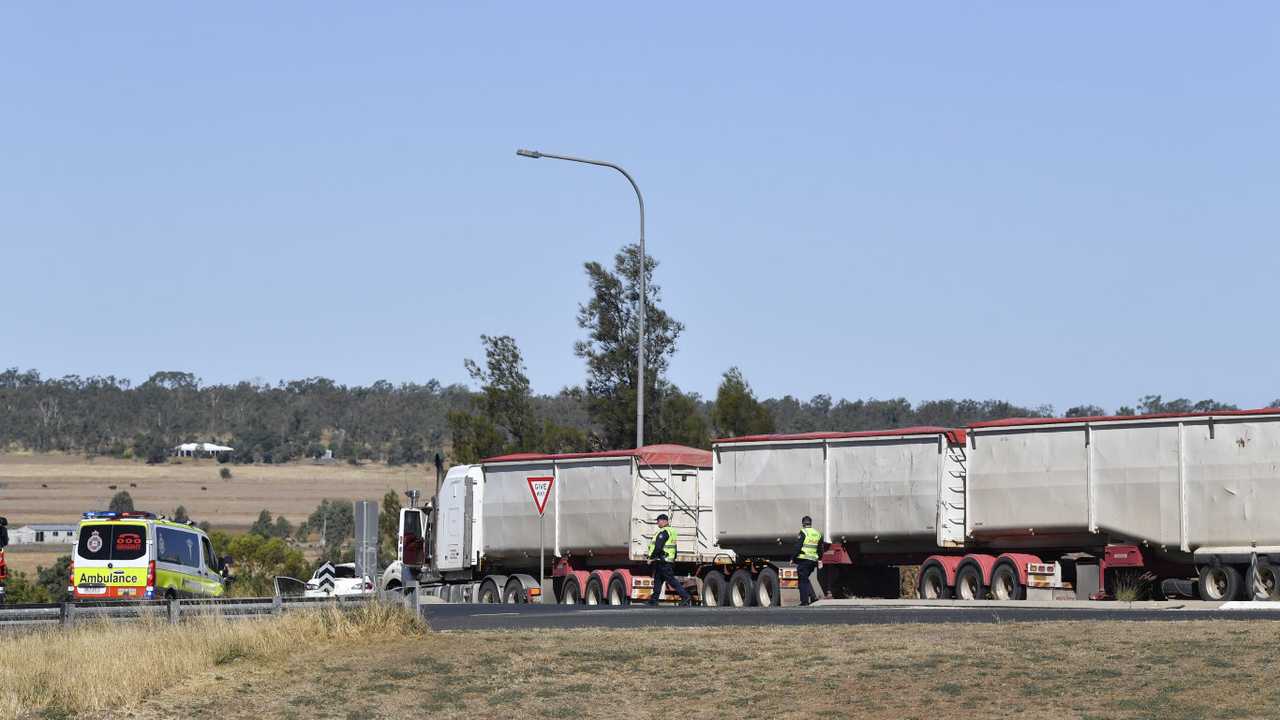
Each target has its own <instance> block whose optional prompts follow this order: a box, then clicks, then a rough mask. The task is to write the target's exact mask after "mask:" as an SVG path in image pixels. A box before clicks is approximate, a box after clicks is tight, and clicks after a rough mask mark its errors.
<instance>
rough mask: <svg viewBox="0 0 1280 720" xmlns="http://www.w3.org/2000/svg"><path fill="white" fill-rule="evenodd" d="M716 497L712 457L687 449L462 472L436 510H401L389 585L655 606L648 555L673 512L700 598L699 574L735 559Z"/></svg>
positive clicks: (534, 457) (483, 598)
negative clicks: (724, 546)
mask: <svg viewBox="0 0 1280 720" xmlns="http://www.w3.org/2000/svg"><path fill="white" fill-rule="evenodd" d="M544 488H545V489H544ZM714 489H715V486H714V483H713V482H712V475H711V453H710V452H708V451H706V450H699V449H696V448H689V447H683V446H679V445H650V446H646V447H642V448H639V449H637V450H619V451H612V452H595V453H575V454H536V453H522V454H516V455H505V456H501V457H493V458H488V459H485V460H482V461H481V462H479V463H477V464H475V465H459V466H455V467H452V468H450V469H449V471H448V472H447V473H446V475H445V477H444V479H443V480H442V481H441V483H440V487H439V488H438V491H437V494H436V496H435V497H434V498H433V499H432V500H431V501H430V502H429V503H428V504H427V505H426V506H425V507H422V508H418V507H408V508H403V509H402V510H401V512H400V532H399V542H398V544H399V548H398V555H399V560H398V561H397V562H396V563H393V564H392V566H391V567H389V568H388V569H387V572H386V573H384V575H383V582H382V587H383V588H385V589H388V590H394V589H398V588H402V587H407V586H409V585H414V584H416V585H417V586H418V587H419V592H421V593H424V594H430V595H436V596H439V597H441V598H442V599H444V600H446V601H449V602H481V603H492V602H507V603H512V602H515V603H520V602H544V603H548V602H563V603H587V604H613V605H624V604H629V603H630V602H632V601H643V600H648V599H649V598H650V596H651V594H652V592H653V582H652V572H651V568H650V565H649V563H648V560H647V555H648V546H649V541H650V540H651V539H652V537H653V534H654V531H655V530H657V517H658V515H660V514H665V515H667V516H668V517H669V519H670V524H671V527H673V528H674V529H675V530H676V533H677V543H676V559H675V570H676V574H677V576H679V577H680V578H681V581H682V583H683V584H684V585H685V586H686V587H687V588H688V589H689V590H690V591H691V592H694V593H696V592H697V591H698V589H699V583H698V581H697V577H696V571H697V570H698V569H700V568H705V567H708V566H714V565H715V564H716V563H717V562H729V561H731V560H732V555H731V554H725V553H724V552H723V551H721V550H720V549H719V548H717V547H716V544H715V537H716V527H715V515H714V512H713V506H714V497H713V494H714ZM539 493H542V495H541V497H539ZM540 503H542V504H543V507H544V513H541V514H540V513H539V508H538V505H539V504H540ZM544 575H545V578H546V581H545V582H542V581H540V578H541V577H542V576H544ZM668 594H669V595H670V596H672V597H673V598H674V596H675V593H673V592H670V591H668V592H667V593H663V595H662V598H663V599H664V600H666V599H667V595H668Z"/></svg>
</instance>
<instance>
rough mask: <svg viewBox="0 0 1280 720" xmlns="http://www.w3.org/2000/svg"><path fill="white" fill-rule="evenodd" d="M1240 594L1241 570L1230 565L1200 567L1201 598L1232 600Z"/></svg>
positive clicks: (1221, 600) (1213, 600) (1215, 600)
mask: <svg viewBox="0 0 1280 720" xmlns="http://www.w3.org/2000/svg"><path fill="white" fill-rule="evenodd" d="M1239 596H1240V571H1239V570H1236V569H1235V568H1233V567H1231V566H1230V565H1219V566H1217V567H1214V566H1212V565H1206V566H1205V567H1203V568H1201V569H1200V599H1201V600H1209V601H1211V602H1230V601H1231V600H1235V599H1236V598H1237V597H1239Z"/></svg>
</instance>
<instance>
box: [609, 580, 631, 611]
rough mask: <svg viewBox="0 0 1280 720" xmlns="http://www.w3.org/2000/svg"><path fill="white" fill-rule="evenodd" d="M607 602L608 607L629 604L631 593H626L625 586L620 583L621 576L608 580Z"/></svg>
mask: <svg viewBox="0 0 1280 720" xmlns="http://www.w3.org/2000/svg"><path fill="white" fill-rule="evenodd" d="M608 600H609V604H610V605H630V604H631V593H629V592H627V584H626V583H624V582H622V576H621V575H614V576H613V578H612V579H611V580H609V595H608Z"/></svg>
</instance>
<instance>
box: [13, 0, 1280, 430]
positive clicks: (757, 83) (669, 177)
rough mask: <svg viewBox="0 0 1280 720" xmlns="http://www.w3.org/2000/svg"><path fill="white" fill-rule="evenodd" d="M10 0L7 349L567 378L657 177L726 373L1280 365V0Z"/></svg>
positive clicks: (545, 381) (1192, 372)
mask: <svg viewBox="0 0 1280 720" xmlns="http://www.w3.org/2000/svg"><path fill="white" fill-rule="evenodd" d="M431 5H432V4H429V3H417V2H414V3H391V2H385V3H376V4H374V3H322V2H296V3H288V2H271V3H142V2H138V3H103V2H84V3H70V2H68V3H38V2H37V3H21V4H19V3H10V4H6V5H5V6H4V8H3V9H0V263H3V269H4V272H3V275H2V276H0V366H5V367H9V366H15V365H16V366H20V367H22V368H36V369H39V370H41V371H42V372H44V373H46V374H52V375H61V374H65V373H77V374H82V375H89V374H115V375H122V376H126V377H130V378H133V379H134V380H135V381H141V380H142V379H145V378H146V376H147V375H149V374H150V373H151V372H152V371H155V370H189V371H192V372H194V373H196V374H197V375H199V376H200V377H202V378H204V380H205V381H208V382H221V381H235V380H240V379H250V378H260V379H264V380H268V381H274V380H278V379H281V378H298V377H305V376H313V375H323V376H327V377H331V378H334V379H335V380H337V381H339V382H343V383H348V384H356V383H359V384H364V383H368V382H371V381H373V380H376V379H379V378H385V379H388V380H392V381H394V382H400V381H408V380H413V381H426V380H428V379H430V378H437V379H439V380H441V381H442V382H446V383H447V382H454V381H463V380H465V379H466V373H465V371H464V369H463V365H462V360H463V358H465V357H479V356H480V352H481V351H480V343H479V337H478V336H479V335H480V334H481V333H487V334H510V335H513V336H515V337H516V339H517V340H518V341H519V344H520V346H521V348H522V349H523V351H524V353H525V356H526V360H527V362H528V367H529V375H530V378H531V380H532V382H533V385H534V388H535V390H536V391H539V392H555V391H557V390H558V389H559V388H561V387H562V386H565V385H572V384H577V383H580V382H582V378H583V375H584V369H583V364H582V362H581V361H580V360H579V359H577V358H575V357H574V355H573V349H572V346H573V342H574V340H576V339H578V338H580V337H581V336H582V331H580V330H579V329H578V328H577V325H576V321H575V312H576V308H577V305H578V303H580V302H582V301H584V300H585V299H586V297H587V288H586V282H585V279H584V275H583V272H582V267H581V264H582V262H583V261H584V260H588V259H598V260H604V261H607V260H609V259H610V258H611V257H612V255H613V253H614V252H615V251H616V250H617V249H618V248H619V247H620V246H621V245H622V244H624V243H626V242H632V241H634V240H635V238H636V232H637V228H636V225H637V223H636V209H635V199H634V197H633V195H632V193H631V189H630V188H629V187H628V186H627V184H626V182H625V180H624V179H623V178H622V177H621V176H619V175H617V174H616V173H613V172H612V171H609V170H604V169H598V168H591V167H586V166H581V165H575V164H570V163H562V162H556V161H551V160H538V161H532V160H526V159H521V158H517V157H516V156H515V150H516V148H518V147H531V148H536V149H541V150H546V151H549V152H559V153H565V154H571V155H583V156H588V157H599V158H604V159H608V160H612V161H614V162H617V163H620V164H622V165H624V166H626V167H627V168H628V169H629V170H630V171H631V172H632V173H633V174H634V175H635V177H636V178H637V180H638V182H639V183H640V186H641V188H642V190H643V191H644V192H645V196H646V201H647V205H648V223H649V225H648V231H649V232H648V241H649V242H648V244H649V249H650V251H651V252H652V253H653V254H654V255H655V256H656V257H657V258H658V260H659V261H660V262H661V266H660V267H659V269H658V278H657V281H658V282H659V283H660V284H661V285H662V287H663V290H664V299H665V304H666V307H667V309H668V310H669V311H670V312H671V313H672V314H673V315H674V316H675V317H676V318H678V319H679V320H682V321H683V322H684V323H685V324H686V326H687V330H686V333H685V335H684V337H683V340H682V342H681V344H680V350H679V353H678V355H677V356H676V357H675V359H674V361H673V363H672V367H671V378H672V380H674V381H675V382H676V383H677V384H679V385H680V386H681V387H683V388H685V389H687V390H694V391H697V392H700V393H703V394H704V395H709V394H713V393H714V391H715V387H716V385H717V383H718V380H719V376H720V374H721V373H722V372H723V371H724V370H725V369H726V368H728V367H729V366H731V365H738V366H740V367H741V368H742V370H743V372H744V373H745V375H746V377H747V379H748V380H749V381H750V382H751V383H752V384H753V386H754V387H755V389H756V390H757V392H758V393H759V394H760V395H763V396H778V395H782V394H787V393H790V394H793V395H796V396H798V397H802V398H808V397H810V396H812V395H814V394H816V393H829V394H831V395H833V396H835V397H837V398H839V397H849V398H856V397H872V396H874V397H881V398H883V397H894V396H905V397H907V398H909V399H911V400H913V401H919V400H926V399H933V398H943V397H977V398H989V397H990V398H1001V399H1008V400H1012V401H1014V402H1020V403H1025V404H1041V403H1052V404H1053V405H1055V406H1056V408H1057V409H1058V411H1059V412H1061V411H1062V410H1064V409H1065V408H1066V407H1068V406H1069V405H1072V404H1077V403H1097V404H1101V405H1103V406H1105V407H1106V408H1107V409H1114V407H1115V406H1117V405H1120V404H1126V403H1127V404H1132V403H1133V402H1134V401H1135V400H1136V399H1137V398H1138V396H1140V395H1142V394H1146V393H1163V394H1165V395H1166V397H1169V396H1187V397H1191V398H1192V399H1200V398H1205V397H1213V398H1215V399H1218V400H1221V401H1227V402H1234V403H1238V404H1240V405H1242V406H1249V407H1253V406H1259V405H1262V404H1265V403H1266V402H1267V401H1269V400H1271V399H1272V398H1275V397H1277V396H1280V361H1278V358H1280V330H1278V329H1277V328H1278V327H1280V317H1278V313H1277V310H1280V302H1278V301H1277V293H1276V280H1277V276H1278V271H1280V245H1278V244H1277V242H1276V228H1277V226H1278V225H1280V223H1278V222H1277V221H1278V220H1280V217H1278V215H1280V201H1278V198H1280V195H1278V191H1280V146H1278V137H1280V80H1278V78H1280V6H1277V5H1276V4H1274V3H1232V4H1229V5H1225V6H1221V5H1218V6H1215V5H1211V4H1204V3H1190V2H1188V3H1165V2H1149V3H1140V2H1133V3H1080V2H1072V3H1062V4H1061V6H1053V5H1050V4H1045V3H1003V4H995V3H991V4H988V3H930V4H912V6H911V8H910V9H903V10H898V9H896V8H898V7H903V6H901V5H899V4H884V7H890V6H892V7H891V8H890V9H884V8H883V7H876V6H873V5H872V4H870V3H866V4H859V3H832V4H829V5H820V4H813V5H804V6H799V5H786V4H777V3H770V4H752V3H670V4H659V3H632V4H629V5H628V6H626V7H622V5H621V4H618V3H505V4H492V3H482V2H467V3H455V4H454V5H455V6H456V7H453V8H439V7H432V6H431Z"/></svg>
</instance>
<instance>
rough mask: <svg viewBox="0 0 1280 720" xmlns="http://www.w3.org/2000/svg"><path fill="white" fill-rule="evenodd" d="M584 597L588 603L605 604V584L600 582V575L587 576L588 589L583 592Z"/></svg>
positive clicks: (584, 600)
mask: <svg viewBox="0 0 1280 720" xmlns="http://www.w3.org/2000/svg"><path fill="white" fill-rule="evenodd" d="M582 599H583V602H585V603H586V604H588V605H603V604H604V585H603V584H602V583H601V582H600V576H599V575H592V576H591V577H589V578H587V589H586V591H585V592H583V593H582Z"/></svg>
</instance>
